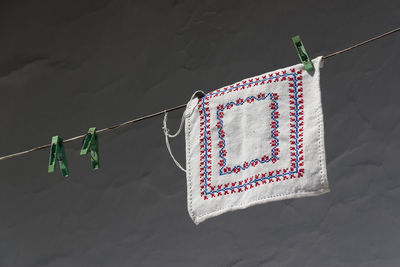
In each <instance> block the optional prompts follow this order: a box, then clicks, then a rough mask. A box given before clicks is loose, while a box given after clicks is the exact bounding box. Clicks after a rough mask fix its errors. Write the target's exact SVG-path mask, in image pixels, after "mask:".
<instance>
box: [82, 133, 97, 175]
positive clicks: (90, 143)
mask: <svg viewBox="0 0 400 267" xmlns="http://www.w3.org/2000/svg"><path fill="white" fill-rule="evenodd" d="M89 151H90V161H91V163H92V169H93V170H97V169H99V168H100V166H99V142H98V138H97V133H96V127H93V128H90V129H89V131H88V133H87V134H86V136H85V139H83V144H82V148H81V155H86V154H87V153H88V152H89Z"/></svg>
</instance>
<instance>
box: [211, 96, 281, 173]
mask: <svg viewBox="0 0 400 267" xmlns="http://www.w3.org/2000/svg"><path fill="white" fill-rule="evenodd" d="M268 97H269V98H270V99H271V101H272V102H273V103H275V108H274V109H273V110H272V111H271V120H272V121H274V122H275V123H276V127H273V128H272V130H271V138H272V139H274V140H275V141H276V144H275V146H273V147H272V149H271V156H270V157H268V158H267V159H259V158H255V159H252V160H250V161H249V162H248V164H247V166H242V165H236V166H233V167H232V168H231V170H228V171H223V169H224V168H225V166H226V158H225V157H224V156H223V153H222V151H223V149H224V148H225V146H226V142H225V139H224V138H223V137H222V136H221V130H222V129H223V125H224V122H223V121H222V118H221V117H220V115H219V114H220V111H224V110H225V109H226V107H227V106H229V105H235V106H242V105H243V104H244V103H247V101H248V100H249V99H254V100H257V101H262V100H265V99H267V98H268ZM277 110H278V102H277V101H276V100H274V99H273V96H272V94H271V93H269V94H267V95H264V97H255V96H249V97H246V99H244V101H241V102H239V103H237V102H233V101H231V102H228V103H226V104H225V105H224V106H223V108H222V109H220V110H217V120H219V121H220V125H221V127H220V128H219V129H218V137H219V139H221V141H222V143H223V145H222V147H221V148H220V150H219V157H220V158H221V159H222V160H223V162H224V163H223V165H222V166H221V168H220V169H219V174H220V175H226V174H230V173H232V172H234V170H235V169H236V168H240V169H242V170H245V169H247V168H249V167H250V166H251V164H252V163H254V162H258V163H267V162H270V161H271V160H272V159H273V158H275V159H277V160H278V159H279V158H278V157H277V156H276V155H274V149H275V148H277V147H278V145H279V139H278V138H277V137H276V136H275V135H274V131H275V130H277V129H278V127H279V122H278V120H277V119H275V118H274V112H275V111H277ZM266 141H267V140H266Z"/></svg>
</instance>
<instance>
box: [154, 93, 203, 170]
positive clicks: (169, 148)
mask: <svg viewBox="0 0 400 267" xmlns="http://www.w3.org/2000/svg"><path fill="white" fill-rule="evenodd" d="M204 95H205V93H204V92H203V91H201V90H197V91H196V92H194V93H193V95H192V97H191V98H190V100H189V102H190V101H191V100H192V99H193V98H194V97H196V96H197V97H202V96H204ZM189 102H188V104H187V105H186V109H185V111H184V112H183V114H182V118H181V123H180V125H179V129H178V130H177V131H176V133H174V134H170V133H169V129H168V127H167V121H168V112H167V111H166V110H165V111H164V120H163V127H162V129H163V131H164V135H165V144H166V146H167V150H168V152H169V154H170V155H171V158H172V160H173V161H174V162H175V165H176V166H178V168H179V169H181V170H182V171H184V172H186V170H185V168H183V167H182V165H181V164H180V163H179V162H178V161H177V160H176V159H175V157H174V155H173V154H172V151H171V145H170V143H169V138H175V137H177V136H178V135H179V134H180V133H181V131H182V129H183V126H184V125H185V116H186V115H187V114H186V111H187V110H188V107H189ZM193 111H194V108H192V110H191V111H190V115H191V113H192V112H193Z"/></svg>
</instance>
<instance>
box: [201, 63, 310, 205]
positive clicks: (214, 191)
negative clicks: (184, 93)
mask: <svg viewBox="0 0 400 267" xmlns="http://www.w3.org/2000/svg"><path fill="white" fill-rule="evenodd" d="M286 80H287V81H288V87H289V102H290V103H289V104H290V108H289V113H290V114H289V119H290V139H289V140H290V148H289V149H290V162H291V164H290V167H288V168H284V169H280V170H275V171H268V172H264V173H260V174H256V175H254V176H251V177H249V178H246V179H244V180H241V181H237V182H231V183H226V184H220V185H215V186H213V185H211V173H212V171H211V131H210V116H211V115H210V107H209V100H210V98H215V97H218V96H220V95H224V94H228V93H230V92H235V91H238V90H244V89H246V88H250V87H252V86H257V85H263V84H268V83H272V82H280V81H286ZM301 80H302V76H301V70H298V71H297V72H296V70H295V69H294V68H291V69H290V72H289V73H288V72H287V71H286V70H282V71H281V72H275V73H270V74H269V75H268V77H267V75H262V76H259V77H256V78H252V79H249V80H243V81H241V82H238V83H236V84H233V85H231V86H229V87H224V88H222V89H218V90H216V91H214V92H211V93H208V94H207V95H206V96H204V97H203V98H202V99H201V100H199V103H198V109H199V114H200V120H201V121H200V194H201V196H202V197H203V198H204V200H206V199H208V196H211V197H218V196H222V195H228V194H229V193H231V194H232V193H239V192H244V191H247V190H249V189H251V188H254V187H257V186H259V185H260V183H261V184H266V183H267V181H268V183H272V182H274V179H275V182H279V181H282V180H288V179H293V178H295V177H296V176H297V177H299V178H300V177H302V176H303V174H304V155H303V127H304V100H303V88H302V81H301ZM207 135H208V136H207ZM208 189H210V190H208Z"/></svg>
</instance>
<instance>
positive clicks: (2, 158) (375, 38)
mask: <svg viewBox="0 0 400 267" xmlns="http://www.w3.org/2000/svg"><path fill="white" fill-rule="evenodd" d="M398 31H400V27H398V28H396V29H394V30H391V31H388V32H386V33H383V34H380V35H378V36H375V37H373V38H371V39H368V40H365V41H363V42H360V43H358V44H355V45H353V46H350V47H348V48H345V49H342V50H339V51H336V52H333V53H331V54H328V55H326V56H323V57H322V59H327V58H330V57H334V56H337V55H339V54H342V53H345V52H348V51H350V50H352V49H354V48H357V47H360V46H363V45H365V44H367V43H370V42H373V41H376V40H378V39H381V38H383V37H386V36H388V35H391V34H393V33H395V32H398ZM185 107H186V104H182V105H179V106H175V107H172V108H169V109H166V110H162V111H159V112H156V113H153V114H149V115H146V116H142V117H139V118H136V119H133V120H129V121H126V122H122V123H119V124H116V125H113V126H111V127H106V128H103V129H99V130H97V133H98V134H99V133H104V132H107V131H111V130H114V129H117V128H121V127H124V126H128V125H131V124H133V123H135V122H139V121H142V120H146V119H149V118H152V117H156V116H159V115H163V114H165V112H170V111H174V110H178V109H182V108H185ZM85 136H86V134H82V135H78V136H75V137H71V138H69V139H65V140H64V143H68V142H72V141H75V140H78V139H82V138H84V137H85ZM50 146H51V144H46V145H42V146H38V147H34V148H31V149H28V150H25V151H21V152H17V153H13V154H9V155H5V156H2V157H0V160H5V159H10V158H14V157H18V156H22V155H25V154H28V153H31V152H34V151H39V150H43V149H46V148H49V147H50Z"/></svg>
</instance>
